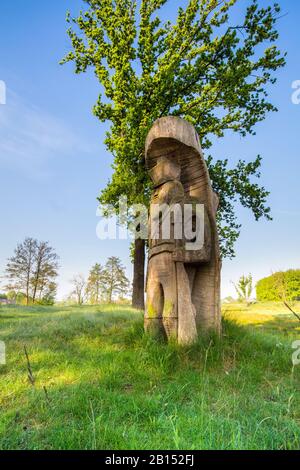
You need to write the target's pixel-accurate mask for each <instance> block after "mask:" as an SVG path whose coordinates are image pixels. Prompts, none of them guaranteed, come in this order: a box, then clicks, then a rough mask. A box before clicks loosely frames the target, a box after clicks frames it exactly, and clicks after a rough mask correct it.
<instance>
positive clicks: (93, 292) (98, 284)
mask: <svg viewBox="0 0 300 470" xmlns="http://www.w3.org/2000/svg"><path fill="white" fill-rule="evenodd" d="M102 294H103V269H102V267H101V265H100V264H99V263H96V264H95V265H94V266H92V268H91V270H90V273H89V277H88V280H87V286H86V297H87V300H88V302H89V303H90V304H92V305H93V304H96V305H97V304H99V303H100V300H101V295H102Z"/></svg>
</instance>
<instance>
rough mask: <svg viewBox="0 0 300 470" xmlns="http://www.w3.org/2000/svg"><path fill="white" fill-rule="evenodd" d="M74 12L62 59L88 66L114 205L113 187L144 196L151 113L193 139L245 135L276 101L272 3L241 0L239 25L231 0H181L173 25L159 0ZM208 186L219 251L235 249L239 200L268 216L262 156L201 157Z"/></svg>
mask: <svg viewBox="0 0 300 470" xmlns="http://www.w3.org/2000/svg"><path fill="white" fill-rule="evenodd" d="M86 3H87V4H88V9H87V10H86V11H85V12H81V13H80V15H79V16H78V17H77V18H72V17H71V16H70V14H68V17H67V19H68V22H69V23H70V24H72V25H73V26H74V29H73V28H72V26H71V27H70V28H69V30H68V34H69V37H70V40H71V43H72V51H71V52H69V53H68V54H67V55H66V57H65V58H64V60H63V61H62V62H63V63H65V62H69V61H71V62H73V63H74V64H75V72H76V73H81V72H86V71H87V69H89V68H91V69H92V70H93V71H94V72H95V75H96V77H97V79H98V81H99V84H100V86H101V93H100V94H99V98H98V102H97V104H96V105H95V107H94V114H95V116H97V118H98V119H99V120H100V121H101V122H105V121H108V122H110V129H109V131H108V132H107V137H106V141H105V143H106V145H107V148H108V150H109V151H110V152H111V153H112V155H113V156H114V164H113V169H114V173H113V176H112V179H111V181H110V182H109V184H108V185H107V187H106V188H105V189H104V191H102V193H101V195H100V197H99V201H100V202H101V203H103V204H113V205H114V206H115V208H116V210H117V209H118V201H119V198H120V196H123V195H126V196H127V198H128V202H129V204H132V203H144V204H148V203H149V194H150V187H151V186H150V181H149V178H148V175H147V172H146V170H145V163H144V142H145V137H146V135H147V132H148V130H149V128H150V127H151V125H152V123H153V122H154V121H155V120H156V119H157V118H159V117H162V116H166V115H170V114H172V115H176V116H180V117H182V118H185V119H187V120H188V121H189V122H191V123H192V124H193V125H194V126H195V127H196V129H197V132H198V133H199V135H200V138H201V142H202V147H203V148H204V149H208V148H209V147H210V146H211V143H212V138H213V137H217V138H221V137H223V136H224V134H225V132H227V131H232V132H235V133H238V134H240V135H241V136H242V137H245V136H246V135H247V134H253V133H254V128H255V125H256V124H257V123H258V122H260V121H262V120H264V119H265V117H266V114H267V113H268V112H269V111H276V108H275V107H274V106H273V105H272V104H271V103H270V102H269V101H268V99H267V97H268V93H267V86H268V85H270V84H274V83H275V81H276V79H275V77H274V73H275V72H276V70H277V69H279V68H280V67H283V66H284V64H285V59H284V56H283V55H282V54H281V53H280V51H279V50H278V48H277V46H276V45H275V44H274V43H275V41H276V40H277V39H278V32H277V30H276V21H277V19H278V16H279V13H280V7H279V5H278V4H274V5H273V6H267V7H265V8H259V6H258V3H257V1H256V0H249V2H248V4H247V5H248V6H247V7H246V10H245V14H244V18H243V19H242V20H241V22H240V23H239V24H234V23H233V22H232V21H231V15H230V14H231V10H232V7H234V5H235V4H237V3H239V4H241V3H243V4H244V3H245V2H238V0H224V1H222V2H219V1H217V0H189V1H188V2H187V6H186V7H185V8H183V7H181V8H179V10H178V16H177V20H176V22H175V23H174V24H171V23H170V22H166V23H163V22H162V21H161V19H160V17H159V14H158V12H159V10H160V9H161V8H162V7H163V6H165V5H166V4H169V5H170V6H171V3H172V2H171V1H168V0H141V1H140V2H137V1H136V0H115V1H112V0H101V1H100V0H86ZM207 162H208V166H209V170H210V172H211V176H212V180H213V186H214V189H215V190H216V192H217V193H218V195H219V196H220V200H221V204H220V210H219V225H220V232H221V239H222V250H223V255H224V256H225V255H228V256H232V255H233V254H234V251H233V246H234V242H235V241H236V239H237V238H238V236H239V231H240V225H239V224H238V222H237V220H236V217H235V214H234V203H235V201H236V200H238V201H239V202H240V203H241V204H242V205H243V206H245V207H247V208H249V209H250V210H251V211H252V212H253V213H254V216H255V218H256V219H259V218H260V217H263V216H264V217H266V218H267V219H269V218H270V210H269V208H268V207H267V196H268V192H267V191H266V190H265V188H262V187H260V186H259V185H258V184H257V183H255V182H253V181H252V177H259V171H258V170H259V167H260V164H261V158H260V157H257V159H255V160H254V162H252V163H248V164H246V163H245V162H244V161H242V160H241V161H240V162H239V163H238V164H237V166H236V167H235V168H232V169H230V168H228V162H227V160H225V161H213V159H212V158H211V157H210V156H207Z"/></svg>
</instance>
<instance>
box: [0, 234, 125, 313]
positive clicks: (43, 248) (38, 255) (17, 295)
mask: <svg viewBox="0 0 300 470" xmlns="http://www.w3.org/2000/svg"><path fill="white" fill-rule="evenodd" d="M58 269H59V256H58V255H57V254H56V252H55V250H54V249H53V248H52V247H51V246H50V244H49V242H44V241H39V240H36V239H34V238H31V237H27V238H25V240H24V241H23V242H22V243H19V244H18V245H17V247H16V248H15V250H14V254H13V256H12V257H10V258H9V259H8V261H7V264H6V268H5V274H4V276H3V277H4V278H5V280H6V285H5V287H4V289H5V292H6V294H2V295H0V299H2V300H4V299H7V300H8V302H11V303H14V304H25V305H27V306H28V305H35V304H38V305H41V304H42V305H53V304H54V303H55V300H56V294H57V286H58V285H57V277H58ZM71 283H72V285H73V290H72V292H71V294H70V296H69V301H70V300H72V301H73V302H74V303H77V304H79V305H82V304H83V303H89V304H93V305H94V304H99V303H100V302H107V303H112V302H113V301H114V300H115V299H126V298H128V295H129V294H130V289H131V287H130V281H129V280H128V279H127V277H126V274H125V268H124V266H123V265H122V263H121V260H120V259H119V258H117V257H116V256H111V257H109V258H108V260H107V262H106V264H105V266H103V267H102V266H101V265H100V264H99V263H95V264H94V266H92V268H91V269H90V272H89V275H88V278H87V280H85V278H84V277H83V275H81V274H79V275H76V276H74V278H73V279H72V280H71Z"/></svg>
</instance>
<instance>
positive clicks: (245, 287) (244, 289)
mask: <svg viewBox="0 0 300 470" xmlns="http://www.w3.org/2000/svg"><path fill="white" fill-rule="evenodd" d="M234 287H235V290H236V292H237V294H238V298H239V300H240V301H242V302H249V300H250V298H251V294H252V292H253V279H252V275H251V274H249V275H248V276H241V277H240V279H239V281H238V283H237V284H234Z"/></svg>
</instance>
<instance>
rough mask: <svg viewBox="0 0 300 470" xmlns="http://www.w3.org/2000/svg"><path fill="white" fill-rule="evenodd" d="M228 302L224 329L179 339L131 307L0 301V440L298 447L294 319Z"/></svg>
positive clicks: (3, 444) (74, 445)
mask: <svg viewBox="0 0 300 470" xmlns="http://www.w3.org/2000/svg"><path fill="white" fill-rule="evenodd" d="M226 308H227V313H226V315H225V316H226V318H229V319H225V320H224V325H223V335H222V338H221V339H219V338H217V337H213V336H209V337H202V338H201V339H200V340H199V341H198V343H197V344H195V345H193V346H192V347H179V346H177V345H176V344H169V345H168V344H165V343H163V342H161V341H154V340H152V339H151V338H149V337H148V336H147V335H145V334H144V332H143V325H142V315H141V313H137V312H135V311H134V310H132V309H130V308H129V307H124V306H119V307H118V306H98V307H85V306H84V307H63V308H59V307H52V308H51V307H42V308H41V307H36V308H33V307H32V308H28V309H26V308H14V307H2V308H1V309H0V340H4V341H5V342H6V344H7V365H6V366H0V381H1V388H0V400H1V401H0V406H1V416H0V448H1V449H116V450H117V449H191V450H193V449H296V448H299V446H300V397H299V385H300V366H299V367H298V368H297V367H293V366H292V362H291V355H292V348H291V344H292V342H293V340H294V339H300V331H299V329H298V328H299V325H298V324H297V322H296V321H295V320H294V319H293V318H292V317H291V316H289V315H281V317H280V318H279V317H278V315H277V314H276V315H275V317H273V316H272V315H269V316H266V318H264V321H263V320H260V321H259V322H258V323H255V321H253V320H251V318H250V319H249V315H248V313H247V311H241V310H238V311H236V312H234V311H233V310H232V311H231V313H230V311H229V307H226ZM251 315H254V312H253V311H251ZM251 315H250V317H251ZM243 323H244V325H243ZM245 325H246V326H245ZM24 345H25V346H26V348H27V351H28V355H29V359H30V364H31V369H32V372H33V375H34V378H35V385H34V386H32V385H31V384H30V383H29V381H28V379H27V363H26V357H25V355H24Z"/></svg>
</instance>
